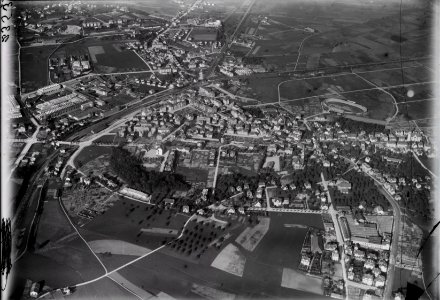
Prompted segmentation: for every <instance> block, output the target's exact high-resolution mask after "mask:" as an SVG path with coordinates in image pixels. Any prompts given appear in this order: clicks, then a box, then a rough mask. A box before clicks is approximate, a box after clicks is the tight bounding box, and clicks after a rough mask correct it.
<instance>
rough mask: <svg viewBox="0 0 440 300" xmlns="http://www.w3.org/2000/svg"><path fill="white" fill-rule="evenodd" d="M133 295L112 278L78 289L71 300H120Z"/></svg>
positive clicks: (71, 296) (70, 297)
mask: <svg viewBox="0 0 440 300" xmlns="http://www.w3.org/2000/svg"><path fill="white" fill-rule="evenodd" d="M131 297H133V295H132V294H131V293H129V292H128V291H126V290H125V289H124V288H122V287H121V286H119V285H118V284H116V283H115V282H113V281H112V280H111V279H110V278H103V279H100V280H98V281H96V282H94V283H92V284H88V285H85V286H81V287H78V288H77V289H76V291H75V292H74V293H73V294H72V295H70V296H69V299H78V300H80V299H93V298H94V299H110V300H120V299H127V298H131Z"/></svg>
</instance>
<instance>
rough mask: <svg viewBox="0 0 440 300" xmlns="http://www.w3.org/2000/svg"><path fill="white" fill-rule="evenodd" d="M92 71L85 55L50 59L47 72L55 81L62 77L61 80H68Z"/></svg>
mask: <svg viewBox="0 0 440 300" xmlns="http://www.w3.org/2000/svg"><path fill="white" fill-rule="evenodd" d="M91 70H92V67H91V63H90V61H89V59H88V57H87V55H83V56H72V55H71V56H69V57H64V56H60V57H52V58H50V59H49V72H50V74H51V76H52V77H53V79H54V80H55V81H56V80H58V79H59V78H60V76H63V78H62V80H63V81H65V80H69V79H70V78H72V77H78V76H80V75H83V74H87V73H89V72H90V71H91Z"/></svg>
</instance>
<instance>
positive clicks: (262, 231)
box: [235, 218, 270, 252]
mask: <svg viewBox="0 0 440 300" xmlns="http://www.w3.org/2000/svg"><path fill="white" fill-rule="evenodd" d="M259 221H260V223H259V224H257V225H255V226H254V227H246V229H245V230H244V231H243V232H242V233H241V234H240V235H239V236H238V237H237V238H236V240H235V242H236V243H237V244H239V245H240V246H242V247H243V248H244V249H246V250H248V251H251V252H252V251H254V249H255V248H256V247H257V246H258V244H259V243H260V241H261V240H262V239H263V238H264V236H265V235H266V233H267V231H268V230H269V225H270V218H260V219H259Z"/></svg>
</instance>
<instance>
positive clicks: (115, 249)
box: [89, 240, 151, 256]
mask: <svg viewBox="0 0 440 300" xmlns="http://www.w3.org/2000/svg"><path fill="white" fill-rule="evenodd" d="M89 246H90V248H92V250H93V252H95V253H106V252H110V253H111V254H120V255H133V256H142V255H144V254H147V253H149V252H150V251H151V250H150V249H148V248H145V247H141V246H138V245H135V244H131V243H127V242H124V241H120V240H94V241H89Z"/></svg>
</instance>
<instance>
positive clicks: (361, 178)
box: [331, 170, 390, 209]
mask: <svg viewBox="0 0 440 300" xmlns="http://www.w3.org/2000/svg"><path fill="white" fill-rule="evenodd" d="M344 178H345V179H346V180H348V181H349V182H350V183H351V185H352V187H351V192H350V193H348V194H342V193H341V192H339V191H338V190H336V189H331V193H332V194H333V195H332V199H333V201H334V202H335V204H336V205H349V206H351V207H356V206H358V205H359V204H360V203H361V202H364V201H365V203H366V204H367V206H368V207H375V206H377V205H380V206H382V207H383V208H384V209H387V208H388V207H389V206H390V204H389V202H388V200H387V199H386V198H385V196H384V195H382V193H381V192H380V191H379V189H378V188H377V186H376V185H375V184H374V180H373V179H371V178H370V177H367V176H365V175H363V174H362V173H358V172H356V171H354V170H352V171H350V172H348V173H347V174H345V175H344Z"/></svg>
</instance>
